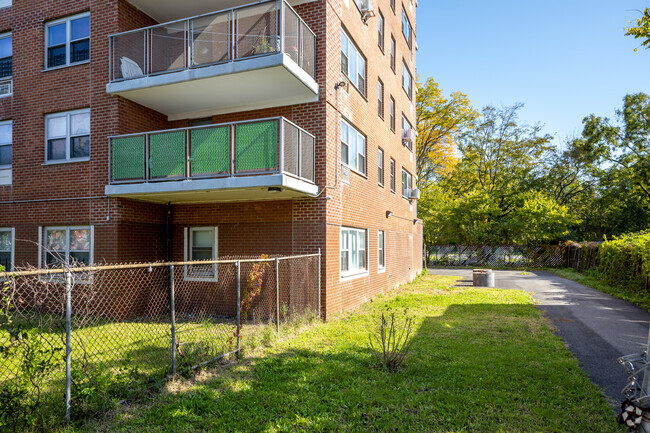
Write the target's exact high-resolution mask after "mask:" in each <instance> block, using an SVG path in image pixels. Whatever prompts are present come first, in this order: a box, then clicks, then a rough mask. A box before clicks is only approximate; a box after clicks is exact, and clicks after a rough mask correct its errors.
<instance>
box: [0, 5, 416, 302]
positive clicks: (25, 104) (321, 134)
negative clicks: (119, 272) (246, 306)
mask: <svg viewBox="0 0 650 433" xmlns="http://www.w3.org/2000/svg"><path fill="white" fill-rule="evenodd" d="M370 1H371V2H372V4H370ZM416 6H417V0H277V1H276V0H270V1H261V2H251V0H213V1H208V0H188V1H178V0H101V1H100V0H57V1H45V0H36V1H26V0H13V3H12V0H0V264H4V265H6V266H7V267H9V268H11V267H22V266H25V265H32V266H39V267H43V266H53V265H57V264H59V265H60V261H68V262H72V261H74V260H76V261H81V262H84V263H104V262H105V263H124V262H134V261H137V262H142V261H145V262H152V261H163V260H194V259H205V258H211V257H224V256H234V255H260V254H269V255H279V254H282V255H290V254H303V253H314V252H316V251H317V250H318V249H321V251H322V253H323V260H322V270H321V277H322V291H323V297H322V305H323V309H324V311H325V313H326V314H327V315H331V314H336V313H338V312H340V311H343V310H346V309H349V308H352V307H355V306H357V305H359V304H360V303H361V302H363V301H364V300H365V299H368V298H370V297H372V296H374V295H375V294H377V293H379V292H381V291H384V290H386V289H387V288H390V287H394V286H396V285H399V284H401V283H404V282H406V281H409V280H411V279H412V278H414V276H415V275H416V274H417V273H418V272H419V271H420V270H421V267H422V225H421V223H420V222H419V221H418V220H417V219H416V198H417V195H418V193H417V190H416V189H415V179H414V173H415V156H414V149H413V146H414V131H413V127H414V125H415V108H414V106H415V92H416V89H415V85H414V84H415V83H414V77H415V51H416V43H415V34H414V29H415V11H416ZM193 277H194V278H195V279H196V280H197V281H198V282H202V283H204V284H206V285H209V284H211V283H212V284H213V282H214V280H215V279H217V278H218V275H211V274H210V272H202V273H200V274H197V275H195V276H193Z"/></svg>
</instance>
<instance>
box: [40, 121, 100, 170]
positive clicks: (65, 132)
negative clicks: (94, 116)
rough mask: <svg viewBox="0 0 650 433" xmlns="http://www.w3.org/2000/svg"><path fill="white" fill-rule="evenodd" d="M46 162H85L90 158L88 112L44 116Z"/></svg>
mask: <svg viewBox="0 0 650 433" xmlns="http://www.w3.org/2000/svg"><path fill="white" fill-rule="evenodd" d="M45 140H46V145H45V147H46V149H45V155H46V158H45V159H46V162H66V161H74V160H87V159H88V158H89V157H90V110H77V111H68V112H65V113H56V114H50V115H47V116H45Z"/></svg>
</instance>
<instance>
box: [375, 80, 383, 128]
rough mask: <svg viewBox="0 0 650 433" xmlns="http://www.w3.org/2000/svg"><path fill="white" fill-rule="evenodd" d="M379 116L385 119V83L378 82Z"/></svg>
mask: <svg viewBox="0 0 650 433" xmlns="http://www.w3.org/2000/svg"><path fill="white" fill-rule="evenodd" d="M377 114H379V117H381V118H382V119H383V118H384V83H382V82H381V80H378V81H377Z"/></svg>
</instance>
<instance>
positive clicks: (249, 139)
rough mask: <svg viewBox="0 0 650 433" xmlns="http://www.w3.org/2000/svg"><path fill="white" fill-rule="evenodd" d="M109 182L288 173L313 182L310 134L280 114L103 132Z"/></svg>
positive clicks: (312, 140)
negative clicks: (112, 133) (133, 131)
mask: <svg viewBox="0 0 650 433" xmlns="http://www.w3.org/2000/svg"><path fill="white" fill-rule="evenodd" d="M109 146H110V164H111V166H110V178H111V183H112V184H117V183H143V182H155V181H173V180H186V179H205V178H218V177H237V176H254V175H264V174H278V173H283V174H288V175H291V176H293V177H296V178H298V179H301V180H304V181H307V182H311V183H314V171H315V166H314V161H315V160H314V152H315V139H314V136H313V135H311V134H309V133H308V132H307V131H305V130H303V129H302V128H299V127H298V126H296V125H294V124H293V123H292V122H290V121H288V120H287V119H285V118H282V117H279V118H271V119H263V120H255V121H247V122H237V123H227V124H218V125H207V126H199V127H193V128H183V129H173V130H164V131H155V132H146V133H142V134H129V135H120V136H115V137H110V138H109Z"/></svg>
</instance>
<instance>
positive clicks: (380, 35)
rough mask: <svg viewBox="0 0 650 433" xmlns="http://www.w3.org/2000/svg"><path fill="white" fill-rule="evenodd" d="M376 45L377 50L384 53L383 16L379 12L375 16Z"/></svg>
mask: <svg viewBox="0 0 650 433" xmlns="http://www.w3.org/2000/svg"><path fill="white" fill-rule="evenodd" d="M377 44H378V45H379V49H381V51H382V52H383V51H384V15H383V14H382V13H381V11H379V13H378V14H377Z"/></svg>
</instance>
